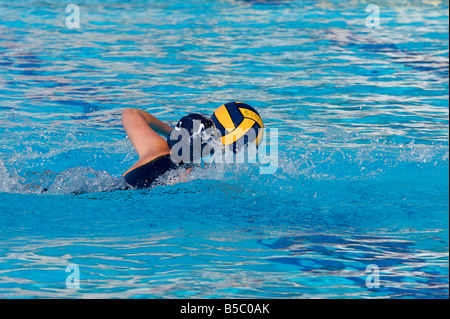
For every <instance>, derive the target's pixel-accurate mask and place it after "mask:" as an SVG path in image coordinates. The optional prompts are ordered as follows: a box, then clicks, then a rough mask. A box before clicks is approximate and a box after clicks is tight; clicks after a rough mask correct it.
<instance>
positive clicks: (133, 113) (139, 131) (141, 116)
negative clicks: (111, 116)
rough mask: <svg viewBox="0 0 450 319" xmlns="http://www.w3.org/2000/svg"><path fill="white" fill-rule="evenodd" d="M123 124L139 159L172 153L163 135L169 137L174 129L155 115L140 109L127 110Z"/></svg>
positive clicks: (123, 114)
mask: <svg viewBox="0 0 450 319" xmlns="http://www.w3.org/2000/svg"><path fill="white" fill-rule="evenodd" d="M122 124H123V127H124V129H125V132H126V133H127V135H128V138H129V139H130V141H131V143H132V144H133V146H134V148H135V149H136V151H137V153H138V154H139V157H140V158H142V157H145V156H150V155H153V154H163V153H166V154H168V153H170V149H169V146H168V145H167V142H166V140H165V139H163V138H162V137H161V136H160V135H159V134H158V133H160V134H162V135H169V132H170V131H171V130H172V128H171V127H170V126H169V125H167V124H165V123H164V122H162V121H160V120H158V119H157V118H156V117H154V116H153V115H151V114H149V113H147V112H145V111H142V110H138V109H129V108H128V109H125V110H123V112H122Z"/></svg>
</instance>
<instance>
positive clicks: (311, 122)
mask: <svg viewBox="0 0 450 319" xmlns="http://www.w3.org/2000/svg"><path fill="white" fill-rule="evenodd" d="M76 4H77V5H78V6H79V9H80V28H79V29H68V28H67V27H66V24H65V21H66V17H67V16H68V15H69V13H66V12H65V9H66V8H65V6H66V3H62V2H60V1H51V0H46V1H37V0H36V1H33V0H17V1H1V2H0V22H1V23H0V145H1V150H0V297H1V298H66V297H67V298H115V297H117V298H448V296H449V290H448V285H449V279H448V278H449V277H448V274H449V272H448V269H449V256H448V251H449V232H448V229H449V218H448V217H449V215H448V210H449V184H448V183H449V182H448V177H449V143H448V138H449V121H448V119H449V109H448V100H449V91H448V90H449V85H448V83H449V79H448V75H449V73H448V70H449V64H448V52H449V46H448V36H449V33H448V30H449V24H448V8H449V4H448V1H401V0H399V1H387V0H383V1H377V5H378V6H379V10H380V26H379V28H374V29H369V28H367V27H366V17H367V16H368V15H369V13H367V12H366V11H365V9H366V6H367V4H368V3H366V2H364V1H352V2H345V1H344V2H342V1H337V0H331V1H294V0H293V1H237V0H236V1H232V0H214V1H201V0H183V1H181V0H173V1H158V0H148V1H133V3H122V1H113V0H110V1H105V0H101V1H100V0H77V1H76ZM234 100H237V101H242V102H246V103H248V104H250V105H252V106H254V107H255V108H256V109H257V110H258V111H259V112H260V114H261V116H262V117H263V119H264V122H265V124H266V127H267V128H268V129H277V130H278V135H279V138H278V162H277V165H278V169H277V171H276V173H275V174H268V175H261V174H259V172H260V170H259V169H260V166H261V165H260V164H258V163H257V164H226V165H222V164H217V165H212V166H210V167H204V168H196V169H195V170H194V172H193V173H192V174H191V175H190V177H189V179H188V181H186V182H182V183H175V184H174V185H161V186H158V187H156V188H154V189H152V190H132V191H124V190H122V188H123V180H122V179H121V178H120V176H121V174H122V173H123V172H124V171H125V170H127V169H128V168H129V167H130V166H131V165H132V164H133V163H134V162H135V161H136V160H137V154H136V153H135V151H134V149H133V147H132V145H131V143H130V142H129V140H128V139H127V138H126V136H125V132H124V131H123V129H122V126H121V110H122V109H123V108H125V107H136V108H141V109H144V110H147V111H149V112H151V113H152V114H154V115H156V116H157V117H159V118H161V119H162V120H164V121H167V122H169V123H174V122H175V121H176V120H178V119H179V118H180V117H182V116H183V115H185V114H186V113H191V112H203V113H206V114H211V113H212V112H213V111H214V110H215V109H216V108H217V107H218V106H220V105H221V104H223V103H224V102H229V101H234ZM163 178H166V179H170V178H175V179H176V176H165V177H163ZM44 187H46V188H48V189H49V191H48V192H46V193H44V194H41V190H42V189H43V188H44ZM68 265H76V266H77V267H78V269H79V273H78V274H79V285H78V286H77V285H75V284H74V283H75V281H70V278H75V277H70V276H71V275H72V274H73V275H74V276H75V275H76V273H72V272H71V271H70V269H68V268H67V266H68ZM369 265H376V267H378V270H379V272H378V275H379V276H378V277H377V278H378V279H379V286H378V287H377V286H375V287H374V286H370V285H368V284H367V282H368V280H369V279H370V278H373V277H368V276H369V275H373V274H375V273H372V272H366V268H367V267H368V266H369ZM67 280H69V283H67ZM369 281H370V280H369ZM373 282H374V283H375V281H373ZM71 283H73V284H71Z"/></svg>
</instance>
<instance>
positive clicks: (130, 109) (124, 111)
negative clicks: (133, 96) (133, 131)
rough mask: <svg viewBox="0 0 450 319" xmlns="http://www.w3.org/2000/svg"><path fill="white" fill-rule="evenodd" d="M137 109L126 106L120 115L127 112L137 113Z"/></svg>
mask: <svg viewBox="0 0 450 319" xmlns="http://www.w3.org/2000/svg"><path fill="white" fill-rule="evenodd" d="M138 111H139V110H138V109H132V108H126V109H123V111H122V116H127V115H129V114H133V113H137V112H138Z"/></svg>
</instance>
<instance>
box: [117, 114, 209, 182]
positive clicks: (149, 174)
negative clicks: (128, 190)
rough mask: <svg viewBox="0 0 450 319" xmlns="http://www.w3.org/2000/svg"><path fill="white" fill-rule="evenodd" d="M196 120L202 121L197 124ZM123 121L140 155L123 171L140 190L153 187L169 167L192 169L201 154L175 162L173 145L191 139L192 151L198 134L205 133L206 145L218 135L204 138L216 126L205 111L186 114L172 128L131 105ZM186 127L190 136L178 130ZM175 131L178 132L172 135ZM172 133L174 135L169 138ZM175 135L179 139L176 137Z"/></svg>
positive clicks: (203, 134) (172, 168) (189, 142)
mask: <svg viewBox="0 0 450 319" xmlns="http://www.w3.org/2000/svg"><path fill="white" fill-rule="evenodd" d="M196 121H198V122H197V123H195V122H196ZM122 124H123V127H124V129H125V132H126V134H127V136H128V138H129V139H130V141H131V143H132V144H133V147H134V148H135V150H136V152H137V153H138V155H139V160H138V161H137V162H136V163H135V164H134V165H133V166H131V167H130V168H129V169H128V170H127V171H126V172H125V173H124V174H123V177H124V179H125V181H126V182H127V184H128V185H129V186H131V187H133V188H138V189H142V188H150V187H152V184H153V182H154V181H155V180H156V179H157V178H158V177H159V176H161V175H162V174H164V173H165V172H167V171H169V170H174V169H180V168H183V169H185V170H186V169H192V165H191V163H192V162H193V161H194V160H197V159H198V157H199V156H200V157H201V155H195V153H194V152H191V154H190V156H189V159H190V160H185V161H184V162H183V161H181V162H179V161H175V162H174V161H173V160H172V158H173V157H172V156H171V148H172V147H173V146H174V145H176V143H178V142H180V143H183V142H187V143H188V144H189V145H188V146H189V147H190V150H192V141H193V140H194V138H195V136H197V135H198V136H202V144H201V146H202V148H203V147H204V145H206V144H207V140H208V138H209V139H211V138H213V136H214V134H206V136H207V137H208V138H203V137H204V136H205V132H208V131H209V130H210V129H214V124H213V122H212V121H211V120H210V119H209V118H208V117H206V116H204V115H201V114H190V115H187V116H184V117H183V118H182V119H180V121H179V122H178V124H177V125H176V126H175V128H172V127H170V126H169V125H168V124H166V123H164V122H162V121H161V120H159V119H157V118H156V117H155V116H153V115H151V114H149V113H148V112H145V111H143V110H139V109H131V108H127V109H125V110H123V112H122ZM196 124H197V125H196ZM182 129H185V130H186V132H189V136H188V138H187V139H186V138H185V139H182V138H181V136H177V134H176V133H178V132H179V131H181V130H182ZM214 131H215V129H214ZM171 132H174V133H175V134H171ZM162 136H164V137H165V139H164V138H163V137H162ZM169 136H170V138H168V137H169ZM173 136H175V137H176V138H177V140H174V139H172V137H173ZM200 154H201V152H200ZM176 162H179V163H176Z"/></svg>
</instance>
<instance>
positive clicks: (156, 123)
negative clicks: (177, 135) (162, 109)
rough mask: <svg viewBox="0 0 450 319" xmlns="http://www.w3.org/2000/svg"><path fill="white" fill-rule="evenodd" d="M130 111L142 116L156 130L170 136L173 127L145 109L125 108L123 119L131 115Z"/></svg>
mask: <svg viewBox="0 0 450 319" xmlns="http://www.w3.org/2000/svg"><path fill="white" fill-rule="evenodd" d="M128 113H131V114H134V115H135V116H140V117H142V118H143V119H144V120H145V121H146V122H147V124H148V125H150V127H151V128H152V129H153V130H155V131H156V132H157V133H159V134H161V135H164V136H168V135H169V133H170V131H171V130H172V127H170V126H169V125H167V124H166V123H164V122H163V121H161V120H159V119H158V118H156V117H155V116H153V115H151V114H150V113H148V112H145V111H143V110H138V109H125V110H123V112H122V121H123V119H124V117H127V116H129V114H128Z"/></svg>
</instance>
